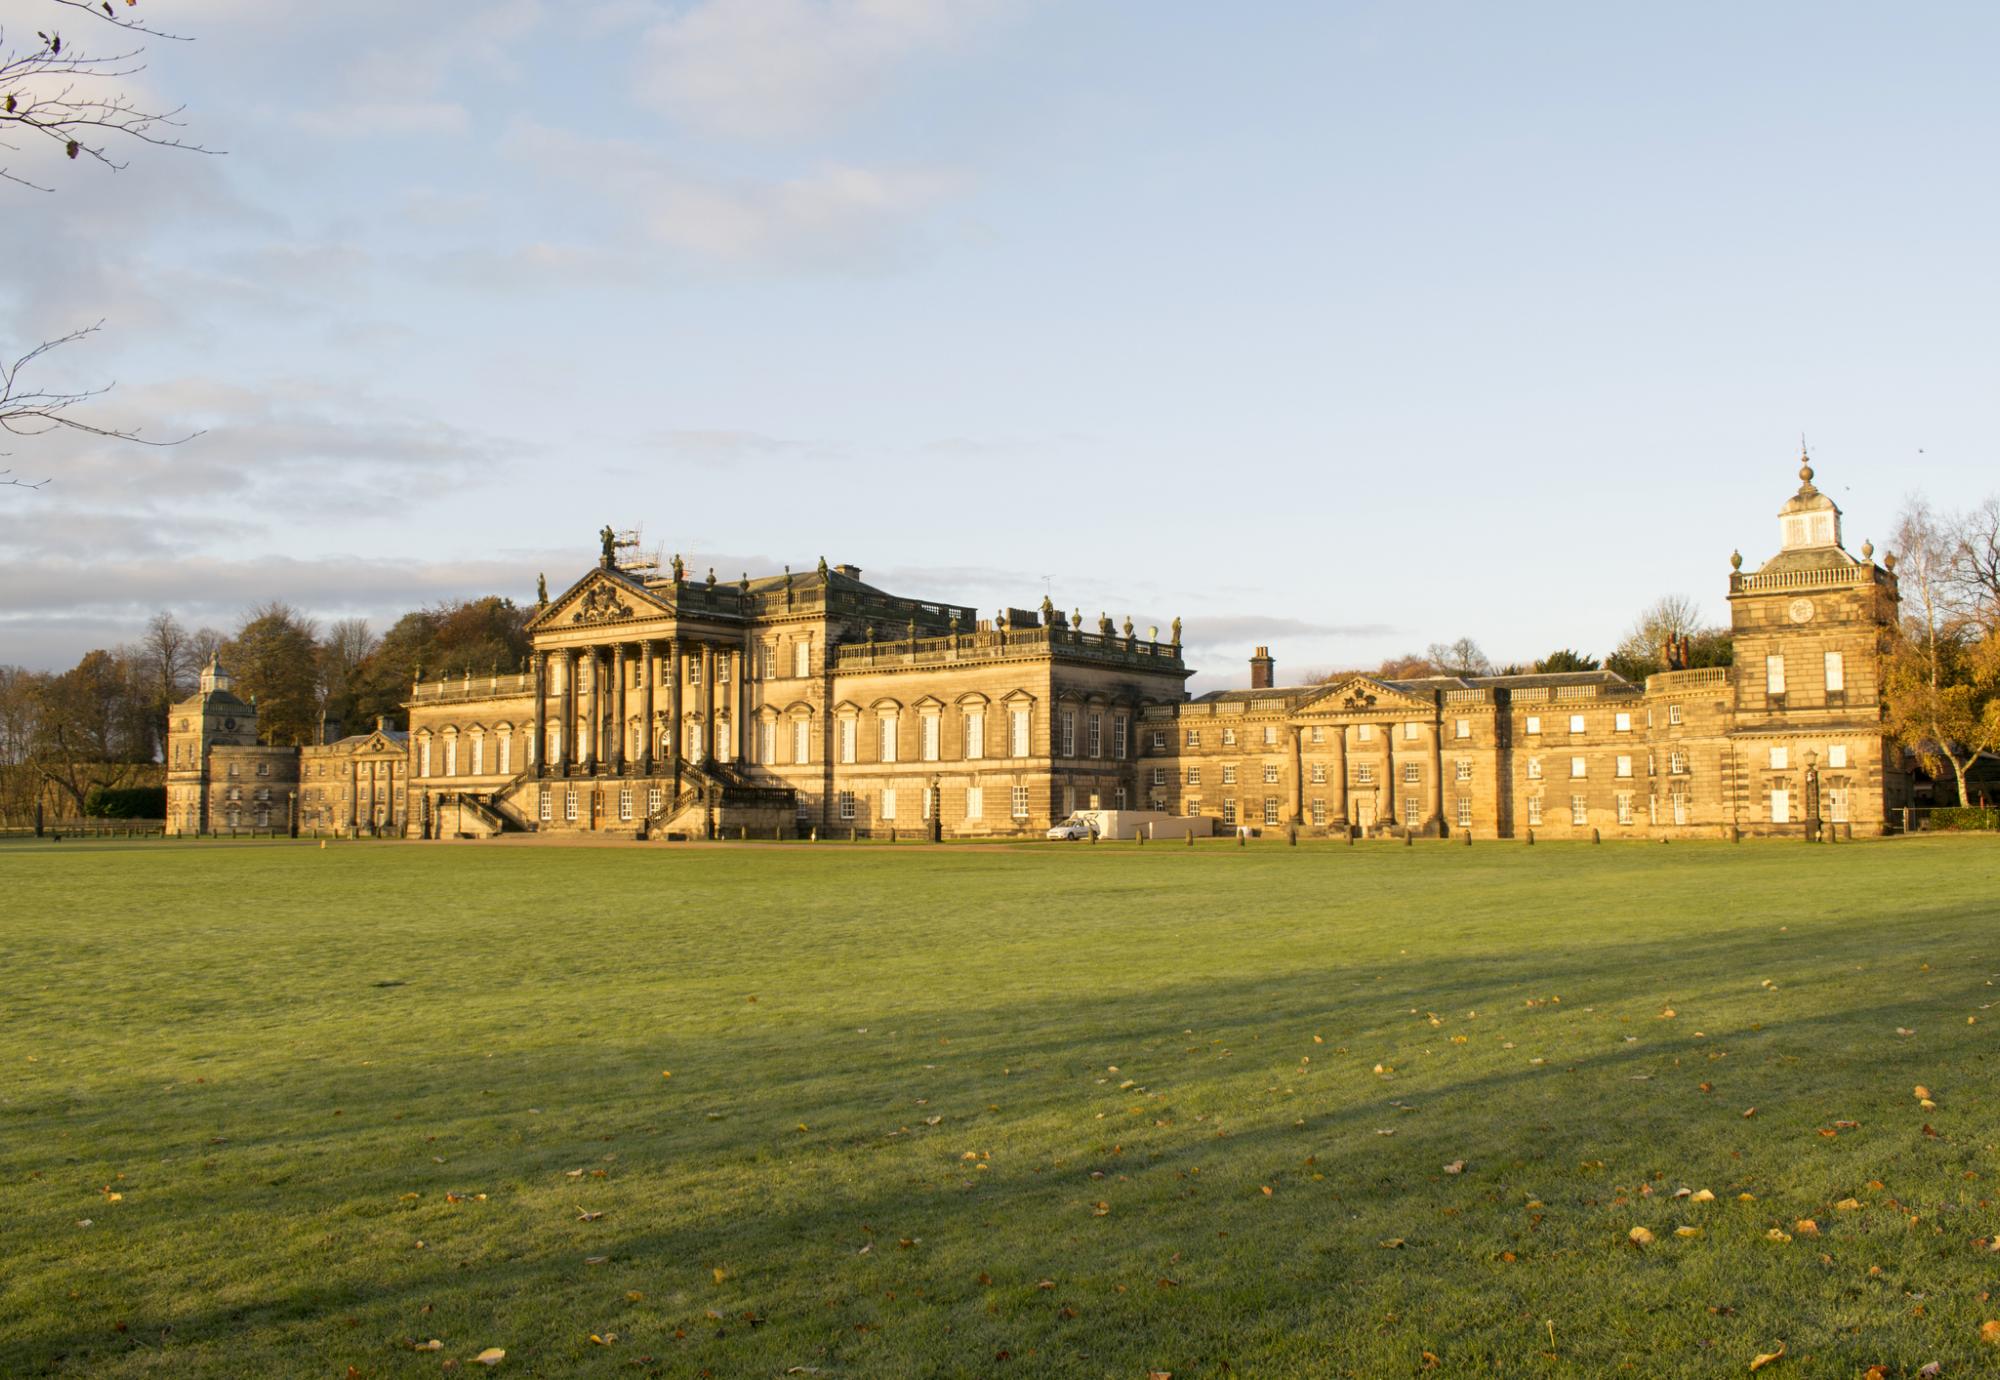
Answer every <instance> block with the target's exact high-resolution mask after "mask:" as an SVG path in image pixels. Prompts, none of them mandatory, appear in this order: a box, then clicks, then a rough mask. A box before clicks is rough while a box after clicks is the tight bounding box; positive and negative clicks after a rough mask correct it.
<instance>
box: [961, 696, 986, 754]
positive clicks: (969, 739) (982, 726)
mask: <svg viewBox="0 0 2000 1380" xmlns="http://www.w3.org/2000/svg"><path fill="white" fill-rule="evenodd" d="M965 755H966V756H967V757H969V758H971V759H972V760H973V761H975V762H976V761H978V760H979V759H980V758H982V757H984V756H985V755H986V711H985V710H983V709H969V710H967V711H966V713H965Z"/></svg>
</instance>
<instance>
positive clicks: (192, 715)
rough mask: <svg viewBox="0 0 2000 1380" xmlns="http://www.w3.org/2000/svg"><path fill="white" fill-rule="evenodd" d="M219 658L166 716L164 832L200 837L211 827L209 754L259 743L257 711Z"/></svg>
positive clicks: (212, 772) (211, 768) (202, 671)
mask: <svg viewBox="0 0 2000 1380" xmlns="http://www.w3.org/2000/svg"><path fill="white" fill-rule="evenodd" d="M233 686H234V681H233V680H232V678H231V677H230V674H229V672H228V671H227V670H225V669H224V668H223V665H222V659H221V658H220V657H215V656H211V657H210V658H209V659H208V665H206V666H204V667H202V668H201V687H200V688H199V689H198V690H196V691H195V693H194V694H193V695H191V696H189V697H188V698H187V699H184V700H182V701H181V702H180V703H179V704H176V705H174V706H173V707H172V708H171V709H169V710H168V711H167V832H168V833H169V834H198V833H202V832H204V831H207V830H210V829H212V828H213V827H214V822H213V819H212V810H211V801H210V798H209V797H210V786H211V784H212V782H211V777H212V776H213V775H214V762H213V750H214V749H216V748H225V747H250V746H253V745H255V743H256V742H257V708H256V706H255V705H252V704H247V703H245V702H244V701H243V700H241V699H239V698H238V697H237V694H236V691H235V689H234V688H233Z"/></svg>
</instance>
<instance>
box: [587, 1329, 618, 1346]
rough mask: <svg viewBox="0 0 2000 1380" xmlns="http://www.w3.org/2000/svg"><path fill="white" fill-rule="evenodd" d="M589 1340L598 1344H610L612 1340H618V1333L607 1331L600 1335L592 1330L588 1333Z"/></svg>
mask: <svg viewBox="0 0 2000 1380" xmlns="http://www.w3.org/2000/svg"><path fill="white" fill-rule="evenodd" d="M590 1340H591V1341H592V1342H594V1343H596V1344H597V1345H598V1346H610V1345H611V1344H612V1343H613V1342H615V1341H617V1340H618V1334H617V1333H616V1332H607V1333H605V1334H604V1335H603V1336H602V1337H600V1336H598V1335H597V1334H596V1333H595V1332H593V1333H591V1334H590Z"/></svg>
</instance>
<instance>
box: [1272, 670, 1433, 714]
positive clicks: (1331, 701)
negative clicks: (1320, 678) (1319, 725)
mask: <svg viewBox="0 0 2000 1380" xmlns="http://www.w3.org/2000/svg"><path fill="white" fill-rule="evenodd" d="M1301 707H1302V709H1303V710H1304V711H1305V712H1306V713H1311V714H1365V713H1367V712H1368V711H1370V710H1378V709H1379V710H1388V709H1423V710H1429V709H1431V708H1432V707H1433V706H1432V704H1431V702H1430V701H1429V700H1427V699H1419V698H1418V697H1416V696H1414V695H1410V694H1407V693H1405V692H1404V691H1401V690H1398V689H1396V688H1395V687H1394V686H1391V685H1384V684H1383V683H1382V682H1381V681H1379V680H1376V679H1374V678H1373V677H1372V676H1354V677H1351V678H1350V679H1347V680H1343V681H1340V682H1338V683H1337V684H1334V685H1329V686H1327V687H1326V688H1325V689H1323V690H1322V691H1321V692H1320V693H1319V694H1318V695H1315V696H1314V697H1313V698H1312V700H1311V701H1309V702H1308V703H1307V704H1305V705H1303V706H1301Z"/></svg>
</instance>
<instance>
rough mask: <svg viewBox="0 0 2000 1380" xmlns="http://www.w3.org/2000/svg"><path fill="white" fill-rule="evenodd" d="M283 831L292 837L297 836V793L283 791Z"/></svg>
mask: <svg viewBox="0 0 2000 1380" xmlns="http://www.w3.org/2000/svg"><path fill="white" fill-rule="evenodd" d="M285 832H286V833H287V834H288V835H290V836H291V837H292V838H297V837H298V836H299V793H298V792H297V791H286V792H285Z"/></svg>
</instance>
